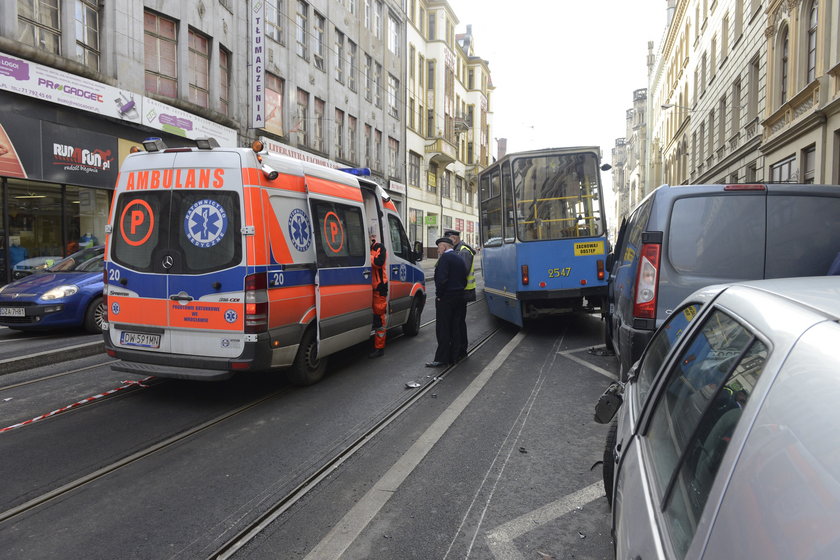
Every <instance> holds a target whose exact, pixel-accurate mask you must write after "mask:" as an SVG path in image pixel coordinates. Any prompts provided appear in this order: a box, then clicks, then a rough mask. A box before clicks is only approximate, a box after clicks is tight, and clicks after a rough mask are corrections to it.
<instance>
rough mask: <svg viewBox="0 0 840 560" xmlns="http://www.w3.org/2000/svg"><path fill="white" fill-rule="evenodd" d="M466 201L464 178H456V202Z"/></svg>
mask: <svg viewBox="0 0 840 560" xmlns="http://www.w3.org/2000/svg"><path fill="white" fill-rule="evenodd" d="M463 201H464V179H463V177H458V176H457V175H456V176H455V202H463Z"/></svg>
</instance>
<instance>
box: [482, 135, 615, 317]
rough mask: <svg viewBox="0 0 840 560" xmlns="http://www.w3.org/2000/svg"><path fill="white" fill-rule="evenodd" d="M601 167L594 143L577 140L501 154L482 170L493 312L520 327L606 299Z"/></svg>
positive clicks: (487, 284)
mask: <svg viewBox="0 0 840 560" xmlns="http://www.w3.org/2000/svg"><path fill="white" fill-rule="evenodd" d="M607 169H609V165H604V166H603V170H607ZM601 170H602V167H601V166H600V148H598V147H575V148H552V149H544V150H535V151H528V152H519V153H513V154H507V155H505V156H504V157H502V158H501V159H500V160H499V161H497V162H496V163H494V164H493V165H491V166H489V167H488V168H486V169H485V170H483V171H482V172H481V174H480V175H479V202H480V217H481V242H482V250H481V259H482V271H483V274H484V294H485V298H486V301H487V306H488V308H489V309H490V312H491V313H492V314H493V315H496V316H497V317H500V318H502V319H505V320H507V321H510V322H511V323H515V324H517V325H519V326H522V325H523V322H524V320H525V319H531V318H536V317H540V316H543V315H553V314H558V313H565V312H569V311H582V310H587V311H594V310H596V309H598V308H602V307H603V305H605V304H606V296H607V278H608V274H609V273H608V271H607V270H606V258H607V255H608V254H609V252H610V247H609V241H608V239H607V228H606V215H605V211H604V199H603V196H602V195H603V191H602V186H601V174H600V172H601Z"/></svg>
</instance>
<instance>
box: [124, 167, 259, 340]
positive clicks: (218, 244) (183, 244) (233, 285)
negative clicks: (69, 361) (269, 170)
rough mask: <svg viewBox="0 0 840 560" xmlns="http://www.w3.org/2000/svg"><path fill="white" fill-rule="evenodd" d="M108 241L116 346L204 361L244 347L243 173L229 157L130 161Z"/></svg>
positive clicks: (125, 168) (125, 171) (125, 169)
mask: <svg viewBox="0 0 840 560" xmlns="http://www.w3.org/2000/svg"><path fill="white" fill-rule="evenodd" d="M117 191H118V195H117V198H116V200H115V202H114V207H113V215H112V224H113V226H112V232H111V237H110V243H109V256H108V261H109V262H108V278H109V295H108V303H109V317H108V319H109V323H110V329H109V332H110V334H109V336H110V340H111V343H112V344H113V345H114V346H116V347H124V348H125V347H129V348H132V349H135V350H146V351H150V352H170V353H173V354H183V355H200V356H208V357H236V356H238V355H240V354H241V353H242V350H243V348H244V336H243V335H242V333H243V328H244V314H245V303H244V299H245V298H244V284H243V278H244V277H245V275H246V271H245V267H244V264H245V263H244V257H243V249H242V234H241V229H242V220H241V216H242V215H243V207H242V172H241V164H240V157H239V154H238V153H235V152H213V153H212V154H211V153H208V152H177V153H165V152H164V153H160V154H156V153H155V154H137V155H134V156H131V157H129V158H127V159H126V162H125V164H124V165H123V168H122V170H121V172H120V178H119V183H118V188H117Z"/></svg>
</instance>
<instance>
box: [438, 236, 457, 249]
mask: <svg viewBox="0 0 840 560" xmlns="http://www.w3.org/2000/svg"><path fill="white" fill-rule="evenodd" d="M441 243H448V244H449V245H450V246H451V247H454V246H455V244H454V243H452V240H451V239H449V238H448V237H441V238H439V239H438V240H437V241H435V245H440V244H441Z"/></svg>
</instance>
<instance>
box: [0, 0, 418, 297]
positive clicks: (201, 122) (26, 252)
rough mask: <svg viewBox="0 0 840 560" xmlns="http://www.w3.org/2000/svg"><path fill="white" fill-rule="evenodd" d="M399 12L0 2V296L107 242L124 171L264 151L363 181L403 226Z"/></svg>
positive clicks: (333, 6)
mask: <svg viewBox="0 0 840 560" xmlns="http://www.w3.org/2000/svg"><path fill="white" fill-rule="evenodd" d="M403 13H404V12H403V8H402V5H401V3H400V2H399V1H397V0H340V1H338V0H312V1H306V0H265V1H263V2H255V1H254V2H245V1H242V2H235V1H233V0H217V1H207V0H183V1H182V0H146V1H144V2H142V3H138V2H132V1H130V0H109V1H108V2H100V1H98V0H16V1H14V2H12V1H8V2H3V3H2V4H0V203H2V211H0V237H1V238H2V239H0V255H1V258H0V283H4V282H6V281H8V279H9V278H10V276H11V270H12V268H13V267H14V266H15V265H16V264H19V263H20V261H22V260H26V259H29V258H35V257H50V258H58V257H62V256H66V255H67V254H68V253H69V252H71V251H72V250H73V249H74V248H76V247H78V246H79V245H80V244H90V243H96V242H99V241H102V240H104V227H105V223H106V221H107V214H108V207H109V204H110V196H111V192H112V189H113V184H114V182H115V179H116V174H117V170H118V168H119V164H120V162H121V161H122V160H123V158H124V157H125V156H126V155H127V154H128V152H129V150H130V148H131V147H133V146H135V145H138V144H139V142H140V141H141V140H143V139H144V138H147V137H149V136H160V137H162V138H163V139H164V141H165V142H166V143H167V144H168V145H170V146H178V145H193V141H194V140H195V139H197V138H201V137H214V138H216V140H217V141H218V142H219V143H220V145H222V146H244V145H249V144H250V143H251V142H252V141H253V140H256V139H262V140H263V141H265V143H266V144H267V145H268V146H269V147H270V149H275V150H277V151H281V152H284V153H287V154H288V155H291V156H293V157H298V158H302V159H307V160H310V161H315V162H317V163H321V164H324V165H329V166H332V167H369V168H370V169H371V170H372V175H373V178H374V179H375V180H376V181H377V182H379V183H380V184H381V185H382V186H383V187H385V188H386V189H389V190H390V191H391V194H392V196H393V198H394V200H395V202H396V204H397V205H398V207H399V208H400V209H401V211H402V212H403V213H404V212H405V194H406V187H405V182H404V181H405V145H406V141H405V125H404V122H403V117H404V114H405V111H404V105H405V103H404V97H403V92H404V83H405V67H404V59H405V52H404V51H405V45H406V36H405V21H404V18H403Z"/></svg>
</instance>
